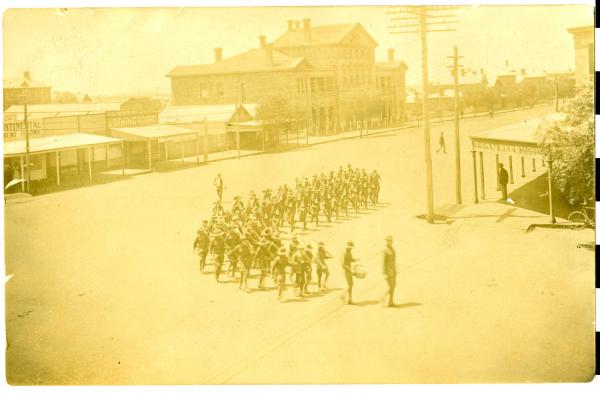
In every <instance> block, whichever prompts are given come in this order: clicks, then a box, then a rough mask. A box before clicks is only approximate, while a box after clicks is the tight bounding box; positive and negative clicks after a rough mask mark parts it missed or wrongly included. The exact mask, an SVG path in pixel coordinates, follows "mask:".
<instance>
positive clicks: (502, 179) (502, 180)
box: [498, 164, 508, 201]
mask: <svg viewBox="0 0 600 393" xmlns="http://www.w3.org/2000/svg"><path fill="white" fill-rule="evenodd" d="M498 183H499V184H500V190H501V191H502V200H503V201H505V200H507V199H508V191H507V184H508V172H507V171H506V169H504V164H498Z"/></svg>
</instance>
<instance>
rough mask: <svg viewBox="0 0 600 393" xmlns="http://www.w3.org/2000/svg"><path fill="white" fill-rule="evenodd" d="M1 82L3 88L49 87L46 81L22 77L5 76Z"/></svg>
mask: <svg viewBox="0 0 600 393" xmlns="http://www.w3.org/2000/svg"><path fill="white" fill-rule="evenodd" d="M3 82H4V88H5V89H20V88H25V87H46V88H50V87H51V86H50V85H48V84H47V83H44V82H41V81H35V80H32V79H24V78H6V79H4V81H3Z"/></svg>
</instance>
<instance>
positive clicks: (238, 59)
mask: <svg viewBox="0 0 600 393" xmlns="http://www.w3.org/2000/svg"><path fill="white" fill-rule="evenodd" d="M377 46H378V44H377V42H376V41H375V40H374V39H373V37H371V35H370V34H369V33H368V32H367V31H366V30H365V29H364V28H363V27H362V26H361V25H360V24H340V25H324V26H311V23H310V20H309V19H305V20H304V21H303V24H302V25H300V22H298V21H288V27H287V30H286V31H285V32H284V33H283V34H282V35H281V36H279V37H278V38H277V39H275V40H274V41H273V42H271V43H267V39H266V37H265V36H260V37H259V41H258V47H257V48H253V49H249V50H248V51H246V52H243V53H241V54H238V55H235V56H232V57H229V58H223V56H222V54H223V50H222V48H215V49H214V51H215V58H214V62H213V63H211V64H201V65H190V66H178V67H175V68H174V69H173V70H171V71H170V72H169V73H168V74H167V77H169V78H171V90H172V98H173V104H174V105H198V104H231V103H257V102H260V101H261V99H263V98H265V97H269V96H274V95H278V96H281V95H283V96H285V97H286V98H288V99H289V100H290V102H291V103H292V105H293V107H295V108H297V110H298V111H303V112H305V113H306V115H307V118H308V119H310V120H309V122H310V124H312V126H313V127H314V129H315V130H317V132H319V133H323V132H329V131H330V130H335V129H338V127H339V126H340V123H342V122H344V121H346V122H347V121H349V120H351V118H352V108H355V107H356V106H357V105H356V104H357V103H356V101H359V100H361V99H362V100H363V101H362V102H364V98H365V97H369V98H371V99H372V100H373V101H376V102H377V103H378V104H379V106H378V107H377V108H379V109H375V110H374V115H375V116H378V117H380V118H385V119H388V120H391V121H396V122H398V121H401V120H403V119H404V107H405V95H406V93H405V71H406V68H407V67H406V65H405V64H404V62H402V61H395V59H394V56H393V50H390V51H389V53H388V61H386V62H381V63H376V62H375V48H376V47H377Z"/></svg>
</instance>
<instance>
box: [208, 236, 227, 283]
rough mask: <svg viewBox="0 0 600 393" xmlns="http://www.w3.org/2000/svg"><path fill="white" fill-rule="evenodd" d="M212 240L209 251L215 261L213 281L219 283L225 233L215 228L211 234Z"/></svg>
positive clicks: (223, 256)
mask: <svg viewBox="0 0 600 393" xmlns="http://www.w3.org/2000/svg"><path fill="white" fill-rule="evenodd" d="M211 235H212V237H213V240H212V242H211V244H210V249H211V251H212V254H213V258H214V261H215V279H216V280H217V282H219V276H220V275H221V269H222V268H223V261H224V260H225V239H224V235H225V233H224V232H223V231H222V230H221V229H219V228H217V229H216V231H214V232H213V233H212V234H211Z"/></svg>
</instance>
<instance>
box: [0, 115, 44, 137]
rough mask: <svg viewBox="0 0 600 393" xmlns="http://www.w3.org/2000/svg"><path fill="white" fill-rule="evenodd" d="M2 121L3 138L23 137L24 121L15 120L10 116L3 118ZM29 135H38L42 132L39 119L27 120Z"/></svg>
mask: <svg viewBox="0 0 600 393" xmlns="http://www.w3.org/2000/svg"><path fill="white" fill-rule="evenodd" d="M5 120H6V121H5V122H4V139H5V140H7V139H20V138H25V122H24V121H17V120H13V119H11V118H7V119H5ZM27 123H29V136H30V137H31V136H40V135H41V134H42V121H41V120H28V121H27Z"/></svg>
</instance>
